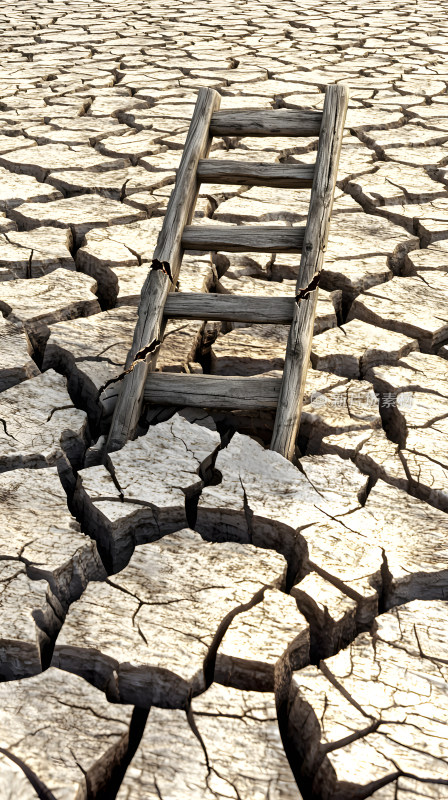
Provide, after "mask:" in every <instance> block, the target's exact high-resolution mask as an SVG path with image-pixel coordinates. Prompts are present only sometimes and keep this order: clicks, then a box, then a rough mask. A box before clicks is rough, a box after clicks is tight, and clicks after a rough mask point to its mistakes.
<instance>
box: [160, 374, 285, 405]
mask: <svg viewBox="0 0 448 800" xmlns="http://www.w3.org/2000/svg"><path fill="white" fill-rule="evenodd" d="M280 384H281V378H276V377H259V378H258V377H251V378H239V377H238V378H232V377H227V376H225V375H185V374H176V373H169V372H152V373H151V374H150V375H148V377H147V380H146V386H145V401H146V402H147V403H155V404H157V405H158V404H160V405H173V406H194V407H196V408H227V409H233V410H236V409H244V410H246V411H257V410H263V409H264V410H267V409H275V408H276V406H277V401H278V393H279V391H280Z"/></svg>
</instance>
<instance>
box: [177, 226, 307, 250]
mask: <svg viewBox="0 0 448 800" xmlns="http://www.w3.org/2000/svg"><path fill="white" fill-rule="evenodd" d="M304 236H305V228H304V227H303V226H302V227H300V226H297V227H294V228H287V227H286V226H279V225H229V226H228V227H224V226H222V227H221V226H220V225H187V227H186V228H185V231H184V234H183V236H182V246H183V248H184V250H200V251H201V252H216V251H218V250H220V251H222V252H225V253H255V252H258V253H301V252H302V246H303V240H304Z"/></svg>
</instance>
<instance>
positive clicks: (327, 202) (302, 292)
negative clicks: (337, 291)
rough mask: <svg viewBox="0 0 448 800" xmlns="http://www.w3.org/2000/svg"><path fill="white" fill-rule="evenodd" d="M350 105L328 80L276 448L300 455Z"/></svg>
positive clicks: (277, 420) (340, 88) (341, 90)
mask: <svg viewBox="0 0 448 800" xmlns="http://www.w3.org/2000/svg"><path fill="white" fill-rule="evenodd" d="M347 105H348V88H347V87H346V86H344V85H343V84H336V85H332V86H328V87H327V90H326V93H325V101H324V108H323V116H322V127H321V132H320V136H319V146H318V151H317V158H316V167H315V174H314V181H313V188H312V190H311V199H310V207H309V211H308V219H307V223H306V228H305V241H304V245H303V250H302V256H301V260H300V267H299V275H298V280H297V286H296V303H295V309H294V317H293V321H292V324H291V328H290V332H289V337H288V343H287V346H286V356H285V365H284V370H283V380H282V385H281V389H280V396H279V402H278V407H277V414H276V418H275V422H274V430H273V434H272V440H271V445H270V447H271V450H275V451H276V452H277V453H281V454H282V455H283V456H285V457H286V458H289V459H290V460H291V459H292V458H293V456H294V452H295V441H296V437H297V433H298V429H299V423H300V415H301V410H302V404H303V394H304V390H305V381H306V374H307V370H308V363H309V359H310V353H311V344H312V337H313V328H314V317H315V314H316V305H317V295H318V289H317V286H318V282H319V276H320V272H321V270H322V266H323V261H324V254H325V249H326V246H327V241H328V233H329V224H330V217H331V211H332V207H333V198H334V190H335V186H336V178H337V171H338V164H339V155H340V151H341V145H342V136H343V133H344V124H345V115H346V111H347Z"/></svg>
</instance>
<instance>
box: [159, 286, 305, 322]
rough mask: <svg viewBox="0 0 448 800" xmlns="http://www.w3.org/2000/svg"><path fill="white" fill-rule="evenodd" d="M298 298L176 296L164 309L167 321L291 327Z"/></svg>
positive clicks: (194, 294)
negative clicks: (240, 323)
mask: <svg viewBox="0 0 448 800" xmlns="http://www.w3.org/2000/svg"><path fill="white" fill-rule="evenodd" d="M294 305H295V298H294V297H275V298H274V297H238V296H235V295H231V294H196V293H193V292H192V293H191V294H187V293H183V292H175V293H174V292H172V293H171V294H169V295H168V297H167V299H166V303H165V308H164V311H163V313H164V315H165V316H166V317H167V319H205V320H215V319H219V320H226V321H229V322H231V321H233V322H253V323H258V324H261V323H270V324H271V325H289V324H290V322H291V320H292V318H293V314H294Z"/></svg>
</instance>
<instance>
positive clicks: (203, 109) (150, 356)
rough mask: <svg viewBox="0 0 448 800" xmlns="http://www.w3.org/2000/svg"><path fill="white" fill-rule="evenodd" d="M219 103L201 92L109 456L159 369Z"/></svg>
mask: <svg viewBox="0 0 448 800" xmlns="http://www.w3.org/2000/svg"><path fill="white" fill-rule="evenodd" d="M220 102H221V97H220V95H219V94H218V92H216V91H215V90H214V89H200V90H199V92H198V98H197V101H196V105H195V108H194V112H193V116H192V119H191V124H190V128H189V131H188V135H187V139H186V142H185V147H184V151H183V155H182V159H181V162H180V165H179V169H178V171H177V176H176V183H175V186H174V190H173V192H172V194H171V197H170V200H169V203H168V207H167V210H166V214H165V217H164V221H163V225H162V229H161V231H160V234H159V238H158V241H157V245H156V249H155V251H154V257H153V261H152V264H151V267H150V270H149V273H148V276H147V278H146V281H145V283H144V285H143V288H142V292H141V298H140V304H139V308H138V319H137V324H136V326H135V331H134V338H133V342H132V347H131V349H130V351H129V353H128V357H127V360H126V370H127V373H126V374H125V375H124V377H123V379H122V381H121V388H120V394H119V396H118V401H117V403H116V406H115V411H114V415H113V418H112V424H111V427H110V431H109V436H108V440H107V444H106V452H112V451H114V450H119V449H120V448H121V447H123V446H124V445H125V444H126V442H127V441H128V439H131V438H132V437H133V436H134V434H135V430H136V427H137V424H138V420H139V418H140V415H141V412H142V407H143V400H144V389H145V382H146V378H147V375H148V372H149V371H150V370H153V369H154V367H155V364H156V359H157V355H158V351H159V349H160V344H161V342H162V338H163V328H164V319H163V308H164V305H165V301H166V298H167V296H168V294H169V292H170V290H171V289H173V288H174V286H175V284H176V282H177V279H178V276H179V271H180V266H181V263H182V255H183V250H182V243H181V239H182V233H183V230H184V228H185V226H186V225H187V224H188V223H189V222H191V219H192V217H193V213H194V208H195V205H196V200H197V196H198V191H199V184H198V179H197V167H198V163H199V160H200V159H201V158H206V157H207V155H208V153H209V151H210V145H211V139H212V134H211V132H210V123H211V119H212V114H213V112H214V111H216V110H217V109H218V108H219V105H220Z"/></svg>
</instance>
